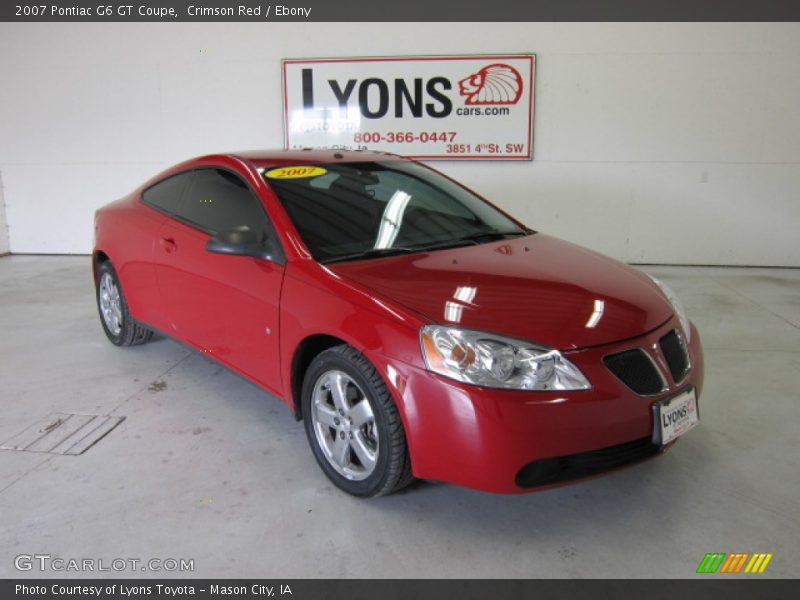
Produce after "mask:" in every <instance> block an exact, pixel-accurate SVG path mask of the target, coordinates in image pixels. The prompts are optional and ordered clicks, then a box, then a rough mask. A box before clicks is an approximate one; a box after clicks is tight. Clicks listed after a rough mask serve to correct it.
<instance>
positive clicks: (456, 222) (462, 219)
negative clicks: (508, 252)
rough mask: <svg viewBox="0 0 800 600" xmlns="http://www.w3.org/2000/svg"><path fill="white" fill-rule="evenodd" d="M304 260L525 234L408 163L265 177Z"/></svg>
mask: <svg viewBox="0 0 800 600" xmlns="http://www.w3.org/2000/svg"><path fill="white" fill-rule="evenodd" d="M263 175H264V178H265V179H266V181H267V183H268V184H269V185H270V186H271V187H272V189H273V190H274V191H275V193H276V194H277V196H278V198H279V200H280V201H281V203H282V204H283V206H284V208H285V209H286V212H287V213H288V214H289V217H290V218H291V219H292V221H293V222H294V225H295V227H296V228H297V230H298V232H299V233H300V235H301V236H302V238H303V241H304V242H305V243H306V246H307V247H308V249H309V251H310V252H311V254H312V255H313V256H314V258H315V259H316V260H318V261H320V262H335V261H337V260H355V259H359V258H371V257H379V256H389V255H392V254H401V253H405V252H420V251H425V250H433V249H441V248H448V247H454V246H458V245H466V244H475V243H482V242H485V241H490V240H495V239H503V238H505V237H511V236H519V235H525V234H526V233H529V231H528V230H525V229H523V228H521V227H520V226H519V225H517V224H516V223H515V222H514V221H512V220H511V219H509V218H508V217H506V216H505V215H503V214H502V213H500V212H499V211H497V210H496V209H494V208H492V207H491V206H490V205H488V204H487V203H486V202H484V201H483V200H481V199H480V198H478V197H477V196H475V195H474V194H472V193H470V192H468V191H467V190H465V189H464V188H462V187H461V186H459V185H457V184H455V183H453V182H452V181H450V180H449V179H447V178H446V177H444V176H442V175H439V174H438V173H435V172H434V171H431V170H429V169H427V168H425V167H423V166H421V165H418V164H416V163H413V162H404V161H387V162H357V163H335V164H324V165H315V166H313V167H309V166H296V167H281V168H276V169H270V170H268V169H264V170H263Z"/></svg>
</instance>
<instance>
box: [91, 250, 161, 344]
mask: <svg viewBox="0 0 800 600" xmlns="http://www.w3.org/2000/svg"><path fill="white" fill-rule="evenodd" d="M97 310H98V312H99V313H100V323H101V324H102V325H103V331H105V333H106V336H107V337H108V339H109V340H110V341H111V343H112V344H115V345H117V346H135V345H137V344H143V343H145V342H146V341H147V340H149V339H150V338H151V337H153V332H152V331H151V330H149V329H147V328H146V327H142V326H141V325H139V324H138V323H136V322H135V321H134V320H133V319H132V318H131V314H130V312H129V311H128V304H127V302H125V296H123V294H122V287H121V286H120V284H119V278H118V277H117V273H116V271H114V267H112V266H111V263H109V262H108V261H106V262H104V263H102V264H101V265H100V266H99V267H98V268H97Z"/></svg>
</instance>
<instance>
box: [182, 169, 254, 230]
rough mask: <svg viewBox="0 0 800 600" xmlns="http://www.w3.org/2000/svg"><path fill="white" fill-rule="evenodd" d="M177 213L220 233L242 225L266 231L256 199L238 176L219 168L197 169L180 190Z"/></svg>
mask: <svg viewBox="0 0 800 600" xmlns="http://www.w3.org/2000/svg"><path fill="white" fill-rule="evenodd" d="M179 216H180V217H181V218H183V219H185V220H187V221H189V222H191V223H193V224H194V225H197V226H198V227H200V228H201V229H205V230H207V231H211V232H214V233H220V232H224V231H230V230H231V229H233V228H234V227H240V226H242V225H245V226H247V227H249V228H250V229H252V230H254V231H256V232H257V233H258V234H259V235H262V236H263V234H265V233H269V232H268V231H267V227H268V222H267V217H266V214H265V213H264V209H263V207H262V206H261V203H260V201H259V200H258V198H256V196H255V195H254V194H253V192H251V191H250V188H249V187H248V186H247V184H246V183H245V182H244V181H242V180H241V179H240V178H239V177H238V176H236V175H234V174H233V173H231V172H229V171H225V170H223V169H197V170H196V171H195V172H194V177H193V178H192V181H191V183H190V184H189V187H188V188H187V189H186V191H185V192H184V202H183V206H182V207H181V210H180V213H179Z"/></svg>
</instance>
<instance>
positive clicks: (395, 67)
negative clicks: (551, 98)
mask: <svg viewBox="0 0 800 600" xmlns="http://www.w3.org/2000/svg"><path fill="white" fill-rule="evenodd" d="M282 62H283V96H284V97H283V100H284V132H285V145H286V147H287V148H340V149H352V150H383V151H387V152H393V153H396V154H402V155H405V156H411V157H414V158H437V159H494V160H497V159H505V160H514V159H516V160H520V159H522V160H530V159H531V158H532V151H531V146H532V143H533V82H534V67H535V57H534V56H533V55H531V54H522V55H520V54H516V55H486V56H435V57H434V56H430V57H424V56H421V57H403V58H399V57H398V58H347V59H344V58H331V59H314V60H300V59H298V60H284V61H282Z"/></svg>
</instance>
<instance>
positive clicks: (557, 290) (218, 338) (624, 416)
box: [93, 150, 703, 496]
mask: <svg viewBox="0 0 800 600" xmlns="http://www.w3.org/2000/svg"><path fill="white" fill-rule="evenodd" d="M95 239H96V245H95V248H94V254H93V268H94V279H95V282H96V287H97V303H98V308H99V311H100V316H101V319H100V320H101V323H102V326H103V329H104V330H105V333H106V335H107V336H108V338H109V339H110V340H111V342H113V343H114V344H116V345H118V346H127V345H133V344H140V343H142V342H145V341H147V340H148V339H149V338H150V337H151V335H152V333H153V331H158V332H161V333H163V334H166V335H168V336H171V337H173V338H176V339H178V340H180V341H181V342H184V343H186V344H188V345H189V346H191V347H193V348H196V349H198V350H200V351H202V352H203V353H204V354H205V355H206V356H210V357H212V358H213V359H215V360H217V361H219V362H220V363H222V364H224V365H226V366H227V367H229V368H231V369H232V370H234V371H236V372H237V373H239V374H241V375H243V376H245V377H246V378H248V379H250V380H251V381H253V382H255V383H256V384H258V385H259V386H261V387H262V388H264V389H266V390H268V391H269V392H271V393H272V394H274V395H276V396H278V397H280V398H282V399H283V401H284V402H286V404H288V406H289V407H290V409H291V410H292V411H294V414H295V415H296V417H297V418H298V419H299V420H302V421H303V422H304V423H305V429H306V433H307V435H308V441H309V443H310V445H311V449H312V451H313V453H314V456H315V457H316V459H317V462H318V463H319V465H320V467H321V468H322V470H323V471H324V472H325V474H326V475H327V476H328V477H329V478H330V479H331V481H333V483H334V484H336V485H337V486H338V487H340V488H341V489H343V490H345V491H346V492H349V493H351V494H355V495H357V496H375V495H380V494H388V493H391V492H393V491H396V490H398V489H400V488H402V487H403V486H405V485H407V484H408V483H409V482H411V481H412V480H413V478H415V477H418V478H425V479H431V480H439V481H446V482H451V483H455V484H458V485H463V486H468V487H472V488H477V489H481V490H488V491H492V492H522V491H527V490H533V489H542V488H544V487H549V486H554V485H559V484H563V482H566V481H570V480H573V479H578V478H584V477H589V476H592V475H595V474H597V473H600V472H603V471H606V470H610V469H614V468H617V467H622V466H624V465H628V464H631V463H634V462H636V461H639V460H642V459H645V458H647V457H650V456H653V455H655V454H657V453H658V452H660V451H662V450H664V449H665V448H667V447H669V446H671V445H672V444H673V443H674V441H675V440H676V439H677V438H678V437H679V436H680V435H682V434H683V433H685V432H686V431H688V430H689V429H691V428H692V427H693V426H694V425H695V424H696V423H697V419H698V409H697V398H698V396H699V394H700V391H701V387H702V383H703V356H702V350H701V346H700V340H699V337H698V334H697V331H696V329H695V327H694V326H693V325H692V324H691V323H690V322H689V321H688V320H687V318H686V316H685V313H684V311H683V309H682V308H681V305H680V302H679V301H678V299H677V298H676V297H675V295H674V294H673V293H672V292H671V291H670V290H669V288H667V287H666V286H664V285H663V284H661V283H660V282H658V281H656V280H654V279H651V278H650V277H648V276H647V275H645V274H643V273H641V272H639V271H637V270H635V269H633V268H631V267H628V266H626V265H624V264H621V263H619V262H616V261H614V260H611V259H609V258H606V257H603V256H600V255H598V254H595V253H594V252H591V251H589V250H585V249H583V248H580V247H578V246H575V245H573V244H569V243H566V242H563V241H560V240H557V239H555V238H552V237H549V236H547V235H544V234H542V233H537V232H535V231H532V230H530V229H528V228H526V227H525V226H524V225H522V224H521V223H519V222H518V221H516V220H514V219H513V218H511V217H510V216H508V215H507V214H505V213H504V212H502V211H501V210H499V209H498V208H496V207H494V206H493V205H491V204H490V203H489V202H487V201H486V200H484V199H483V198H481V197H479V196H478V195H476V194H475V193H473V192H471V191H469V190H468V189H466V188H465V187H463V186H461V185H460V184H458V183H456V182H455V181H453V180H451V179H449V178H448V177H446V176H444V175H442V174H440V173H438V172H436V171H434V170H432V169H430V168H428V167H426V166H423V165H421V164H419V163H417V162H414V161H410V160H406V159H402V158H399V157H396V156H392V155H387V154H382V153H365V152H336V151H321V150H320V151H264V152H244V153H236V154H226V155H214V156H206V157H202V158H198V159H194V160H191V161H188V162H185V163H183V164H180V165H177V166H175V167H173V168H171V169H169V170H167V171H165V172H163V173H161V174H160V175H158V176H157V177H155V178H154V179H152V180H151V181H149V182H147V183H146V184H145V185H143V186H142V187H140V188H139V189H137V190H136V191H134V192H133V193H132V194H130V195H129V196H127V197H125V198H122V199H121V200H118V201H116V202H113V203H111V204H109V205H108V206H105V207H103V208H101V209H100V210H98V211H97V214H96V217H95Z"/></svg>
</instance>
